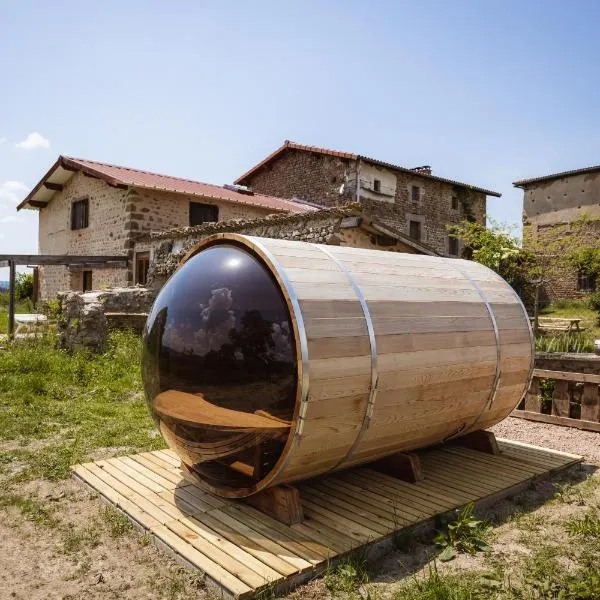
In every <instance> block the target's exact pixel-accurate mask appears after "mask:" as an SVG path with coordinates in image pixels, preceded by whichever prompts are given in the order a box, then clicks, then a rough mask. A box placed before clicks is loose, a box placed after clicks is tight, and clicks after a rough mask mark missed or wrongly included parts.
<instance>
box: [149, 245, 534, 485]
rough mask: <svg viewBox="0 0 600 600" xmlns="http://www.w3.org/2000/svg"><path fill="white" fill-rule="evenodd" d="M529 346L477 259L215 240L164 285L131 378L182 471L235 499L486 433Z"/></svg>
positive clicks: (521, 383) (522, 378) (509, 405)
mask: <svg viewBox="0 0 600 600" xmlns="http://www.w3.org/2000/svg"><path fill="white" fill-rule="evenodd" d="M532 341H533V338H532V335H531V329H530V326H529V320H528V318H527V313H526V311H525V309H524V307H523V305H522V303H521V301H520V300H519V297H518V296H517V294H516V293H515V292H514V291H513V289H512V288H511V287H510V286H509V285H508V284H507V283H506V282H505V281H504V280H503V279H502V278H501V277H500V276H499V275H497V274H496V273H494V272H493V271H491V270H489V269H487V268H486V267H484V266H482V265H480V264H477V263H475V262H471V261H467V260H457V259H448V258H441V257H430V256H420V255H415V254H401V253H395V252H384V251H376V250H363V249H359V248H347V247H340V246H325V245H319V244H310V243H305V242H293V241H287V240H274V239H263V238H256V237H251V236H244V235H237V234H217V235H214V236H212V237H209V238H207V239H205V240H203V241H202V242H200V243H199V244H197V246H196V247H194V248H193V250H192V251H191V252H189V253H188V255H187V256H186V257H185V258H184V259H183V261H182V262H181V264H180V266H179V268H178V269H177V271H176V272H175V273H174V274H173V276H172V277H171V278H170V279H169V281H168V282H167V284H166V285H165V286H164V288H163V289H162V290H161V291H160V293H159V295H158V297H157V299H156V301H155V304H154V306H153V308H152V311H151V313H150V316H149V318H148V322H147V324H146V329H145V334H144V353H143V374H144V384H145V390H146V396H147V399H148V404H149V407H150V410H151V413H152V415H153V417H154V419H155V420H156V422H157V424H158V426H159V428H160V431H161V432H162V434H163V436H164V438H165V440H166V441H167V443H168V444H169V446H170V447H171V448H172V449H173V450H175V451H176V452H177V453H178V455H179V456H180V457H181V459H182V461H183V463H184V465H186V466H187V467H188V468H189V469H190V471H191V472H192V473H194V474H195V475H196V476H197V478H198V479H199V481H200V482H201V484H203V485H204V487H205V488H207V489H208V490H210V491H212V492H214V493H216V494H219V495H221V496H225V497H244V496H249V495H251V494H253V493H255V492H257V491H259V490H261V489H264V488H266V487H268V486H272V485H275V484H281V483H289V482H293V481H296V480H299V479H305V478H308V477H313V476H315V475H319V474H323V473H327V472H330V471H335V470H339V469H345V468H347V467H350V466H353V465H359V464H361V463H366V462H369V461H373V460H375V459H378V458H382V457H384V456H387V455H389V454H393V453H395V452H400V451H408V450H413V449H416V448H421V447H425V446H429V445H433V444H438V443H441V442H444V441H447V440H450V439H451V438H453V437H457V436H461V435H464V434H466V433H469V432H471V431H475V430H478V429H483V428H486V427H489V426H491V425H493V424H495V423H497V422H498V421H500V420H502V419H504V418H505V417H506V416H507V415H508V414H509V413H510V412H511V411H512V410H513V409H514V408H515V406H516V405H517V404H518V402H519V401H520V399H521V398H522V396H523V395H524V393H525V390H526V389H527V388H528V385H529V380H530V378H531V373H532V369H533V357H534V352H533V345H532Z"/></svg>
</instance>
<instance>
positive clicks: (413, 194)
mask: <svg viewBox="0 0 600 600" xmlns="http://www.w3.org/2000/svg"><path fill="white" fill-rule="evenodd" d="M410 199H411V200H412V201H413V202H418V201H419V200H420V199H421V188H420V187H419V186H418V185H412V186H411V187H410Z"/></svg>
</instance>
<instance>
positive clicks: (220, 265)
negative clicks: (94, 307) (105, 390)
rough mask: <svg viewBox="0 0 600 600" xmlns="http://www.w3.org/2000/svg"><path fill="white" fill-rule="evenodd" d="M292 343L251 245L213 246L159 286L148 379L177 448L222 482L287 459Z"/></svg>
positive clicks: (235, 484) (149, 332)
mask: <svg viewBox="0 0 600 600" xmlns="http://www.w3.org/2000/svg"><path fill="white" fill-rule="evenodd" d="M295 367H296V366H295V346H294V340H293V332H292V326H291V321H290V315H289V311H288V308H287V306H286V303H285V299H284V298H283V295H282V293H281V291H280V290H279V288H278V287H277V283H276V282H275V280H274V279H273V276H272V275H271V274H270V273H269V271H268V269H267V268H266V267H265V266H264V265H263V264H262V263H261V262H260V261H259V260H258V259H257V258H255V257H254V256H253V255H251V254H249V253H248V252H247V251H245V250H243V249H241V248H238V247H236V246H232V245H218V246H212V247H210V248H208V249H206V250H204V251H202V252H200V253H198V254H197V255H195V256H194V257H192V258H191V259H190V260H189V261H188V262H186V263H185V265H183V266H182V267H181V268H180V269H179V270H178V271H177V272H176V273H175V274H174V275H173V276H172V277H171V279H170V280H169V281H168V282H167V284H166V285H165V286H164V288H163V289H162V290H161V291H160V293H159V295H158V297H157V299H156V301H155V303H154V306H153V308H152V312H151V313H150V316H149V317H148V322H147V324H146V330H145V333H144V354H143V375H144V385H145V390H146V397H147V400H148V404H149V407H150V410H151V412H152V415H153V417H154V419H155V420H156V421H157V423H158V425H159V428H160V430H161V432H162V434H163V436H164V438H165V439H166V441H167V443H168V444H169V446H171V447H172V448H173V449H174V450H175V451H176V452H177V453H178V454H179V456H180V457H181V458H182V460H183V461H184V463H185V464H186V465H187V466H188V467H190V468H192V469H193V470H194V471H196V472H197V474H198V475H199V476H200V477H201V478H202V479H203V480H206V481H208V482H209V483H210V484H211V485H213V486H215V487H218V488H245V487H249V486H252V485H253V484H254V483H256V482H257V481H259V480H260V479H262V478H263V477H264V476H265V475H266V474H267V473H268V472H269V471H270V470H271V469H272V467H273V466H274V464H275V462H276V461H277V459H278V458H279V456H280V455H281V452H282V450H283V446H284V444H285V441H286V439H287V436H288V433H289V430H290V423H291V420H292V417H293V413H294V404H295V394H296V368H295Z"/></svg>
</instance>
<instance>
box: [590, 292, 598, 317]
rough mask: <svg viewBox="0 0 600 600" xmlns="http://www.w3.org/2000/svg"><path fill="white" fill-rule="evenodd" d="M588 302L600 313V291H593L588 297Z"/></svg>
mask: <svg viewBox="0 0 600 600" xmlns="http://www.w3.org/2000/svg"><path fill="white" fill-rule="evenodd" d="M587 303H588V306H589V307H590V308H591V309H592V310H594V311H596V312H597V313H600V292H592V293H591V294H590V295H589V296H588V297H587Z"/></svg>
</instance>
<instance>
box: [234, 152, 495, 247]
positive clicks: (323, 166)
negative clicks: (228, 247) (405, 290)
mask: <svg viewBox="0 0 600 600" xmlns="http://www.w3.org/2000/svg"><path fill="white" fill-rule="evenodd" d="M236 183H239V184H242V185H246V186H249V187H251V188H252V189H253V190H254V191H256V192H260V193H264V194H274V195H277V196H279V197H282V198H289V199H292V198H296V199H301V200H304V201H308V202H312V203H315V204H320V205H323V206H340V205H342V204H344V203H346V202H349V201H351V202H358V203H359V204H360V205H361V207H362V209H363V211H364V213H365V214H366V215H368V216H371V217H373V218H376V219H378V220H380V221H382V222H385V223H387V224H388V225H390V226H392V227H394V229H396V230H400V231H403V232H404V233H405V234H406V235H408V236H411V237H412V238H413V239H415V241H419V242H422V243H424V244H426V245H428V246H431V247H432V248H435V250H436V251H438V252H440V253H443V254H449V255H455V254H458V253H460V247H458V245H457V244H456V242H455V241H452V240H453V239H452V238H450V237H449V236H448V230H447V226H448V225H455V224H457V223H459V222H460V221H462V220H465V219H467V220H470V221H474V222H477V223H481V224H482V225H485V222H486V221H485V218H486V197H487V196H488V195H490V196H500V194H499V193H497V192H493V191H490V190H486V189H483V188H479V187H476V186H472V185H468V184H464V183H460V182H457V181H452V180H449V179H444V178H441V177H436V176H434V175H432V174H431V169H430V168H429V167H417V168H414V169H407V168H404V167H399V166H397V165H392V164H388V163H384V162H381V161H378V160H375V159H372V158H368V157H364V156H360V155H356V154H352V153H348V152H338V151H333V150H327V149H324V148H315V147H313V146H303V145H301V144H296V143H294V142H290V141H286V142H285V143H284V144H283V146H281V148H279V149H278V150H276V151H275V152H273V153H272V154H271V155H270V156H268V157H267V158H265V159H264V160H263V161H261V162H260V163H258V164H257V165H256V166H254V167H253V168H252V169H250V170H249V171H248V172H247V173H245V174H244V175H242V176H240V177H239V178H238V179H237V180H236Z"/></svg>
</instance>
